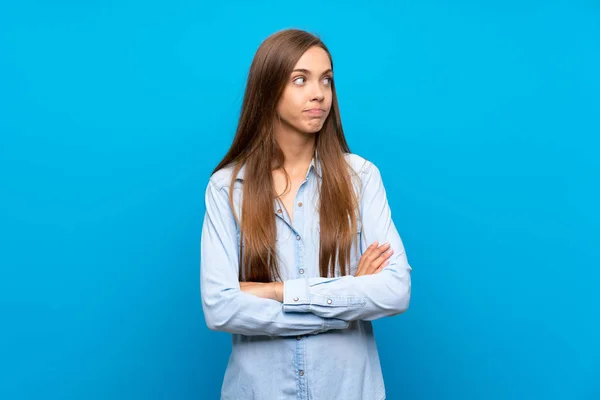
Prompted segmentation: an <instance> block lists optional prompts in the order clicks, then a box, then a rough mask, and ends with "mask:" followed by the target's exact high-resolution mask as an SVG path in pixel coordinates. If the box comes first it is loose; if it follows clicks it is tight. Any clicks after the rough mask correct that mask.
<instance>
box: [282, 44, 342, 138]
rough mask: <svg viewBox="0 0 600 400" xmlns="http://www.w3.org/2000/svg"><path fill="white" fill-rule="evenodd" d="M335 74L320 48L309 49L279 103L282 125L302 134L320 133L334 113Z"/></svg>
mask: <svg viewBox="0 0 600 400" xmlns="http://www.w3.org/2000/svg"><path fill="white" fill-rule="evenodd" d="M332 79H333V72H332V71H331V61H330V60H329V56H328V55H327V53H326V52H325V50H323V49H322V48H320V47H317V46H313V47H311V48H310V49H308V50H307V51H306V52H305V53H304V54H303V55H302V57H300V59H299V60H298V62H297V63H296V66H295V67H294V70H293V72H292V74H291V75H290V78H289V80H288V82H287V84H286V86H285V89H284V91H283V94H282V96H281V98H280V99H279V102H278V103H277V114H278V115H279V118H280V119H281V122H282V123H283V124H284V125H287V126H288V127H291V128H292V129H294V130H296V131H298V132H302V133H316V132H318V131H319V130H321V127H322V126H323V123H324V122H325V119H326V118H327V116H328V115H329V111H330V109H331V98H332V93H331V83H332Z"/></svg>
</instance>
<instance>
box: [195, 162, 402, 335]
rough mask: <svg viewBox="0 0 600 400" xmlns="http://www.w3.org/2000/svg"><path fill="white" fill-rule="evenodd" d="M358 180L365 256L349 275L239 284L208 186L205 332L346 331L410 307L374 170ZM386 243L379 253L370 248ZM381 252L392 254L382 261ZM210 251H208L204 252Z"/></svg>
mask: <svg viewBox="0 0 600 400" xmlns="http://www.w3.org/2000/svg"><path fill="white" fill-rule="evenodd" d="M364 172H365V173H364V177H363V197H362V199H361V212H362V214H363V224H362V226H363V236H365V237H368V238H370V239H372V240H373V243H372V245H371V246H369V248H367V249H365V251H364V253H363V255H362V257H361V260H360V263H359V270H358V272H357V274H356V275H355V276H350V275H349V276H343V277H334V278H309V279H304V278H301V279H292V280H288V281H285V282H270V283H256V282H242V283H240V282H239V281H238V272H237V268H238V260H237V249H236V248H235V247H236V243H237V240H236V227H235V221H234V219H233V215H232V212H231V208H230V205H229V199H228V195H227V192H226V191H225V190H224V188H223V187H220V186H219V185H218V184H217V183H216V182H213V181H212V180H211V181H210V182H209V184H208V187H207V190H206V197H205V202H206V214H205V218H204V223H203V228H202V243H201V271H200V272H201V273H200V285H201V295H202V308H203V312H204V317H205V320H206V323H207V325H208V327H209V328H210V329H213V330H222V331H226V332H230V333H240V334H244V335H270V336H293V335H305V334H316V333H320V332H324V331H327V330H330V329H345V328H347V327H348V324H349V322H350V321H353V320H374V319H378V318H382V317H385V316H391V315H396V314H399V313H401V312H403V311H405V310H406V309H407V308H408V305H409V302H410V291H411V280H410V272H411V270H412V268H411V267H410V265H409V264H408V261H407V258H406V253H405V251H404V247H403V244H402V240H401V239H400V236H399V234H398V232H397V230H396V227H395V226H394V223H393V221H392V218H391V211H390V208H389V205H388V202H387V197H386V193H385V188H384V186H383V182H382V180H381V175H380V173H379V170H378V169H377V168H376V167H375V165H373V164H372V163H368V165H367V167H366V170H365V171H364ZM381 242H389V243H388V244H387V245H386V247H383V246H381V247H377V243H381ZM387 247H389V248H391V249H392V250H393V253H387V254H385V255H384V256H383V257H382V256H381V252H382V251H383V250H385V249H386V248H387ZM209 249H210V251H209Z"/></svg>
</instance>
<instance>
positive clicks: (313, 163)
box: [235, 150, 322, 181]
mask: <svg viewBox="0 0 600 400" xmlns="http://www.w3.org/2000/svg"><path fill="white" fill-rule="evenodd" d="M311 171H314V172H315V174H316V175H317V176H318V177H319V178H321V177H322V175H321V172H322V169H321V162H320V161H319V157H318V153H317V150H315V155H314V156H313V158H312V160H310V165H309V166H308V171H306V179H308V176H309V175H310V172H311ZM245 172H246V164H243V165H242V167H241V168H240V170H239V171H238V174H237V175H236V177H235V179H236V180H240V181H244V176H245Z"/></svg>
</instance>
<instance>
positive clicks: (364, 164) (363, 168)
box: [344, 153, 373, 176]
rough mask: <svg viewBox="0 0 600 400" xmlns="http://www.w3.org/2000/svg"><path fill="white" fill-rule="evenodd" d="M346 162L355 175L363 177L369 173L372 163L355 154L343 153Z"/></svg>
mask: <svg viewBox="0 0 600 400" xmlns="http://www.w3.org/2000/svg"><path fill="white" fill-rule="evenodd" d="M344 157H345V158H346V162H347V163H348V165H350V167H351V168H352V169H353V170H354V172H355V173H356V174H357V175H359V176H360V175H363V174H365V173H367V172H368V171H369V169H370V168H371V166H372V165H373V163H372V162H371V161H369V160H367V159H366V158H365V157H363V156H361V155H358V154H356V153H345V154H344Z"/></svg>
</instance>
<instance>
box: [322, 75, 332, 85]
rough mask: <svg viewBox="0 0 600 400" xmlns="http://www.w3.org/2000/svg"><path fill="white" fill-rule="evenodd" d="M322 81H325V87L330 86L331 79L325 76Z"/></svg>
mask: <svg viewBox="0 0 600 400" xmlns="http://www.w3.org/2000/svg"><path fill="white" fill-rule="evenodd" d="M323 80H324V81H325V84H326V85H331V77H330V76H326V77H325V78H323Z"/></svg>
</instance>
